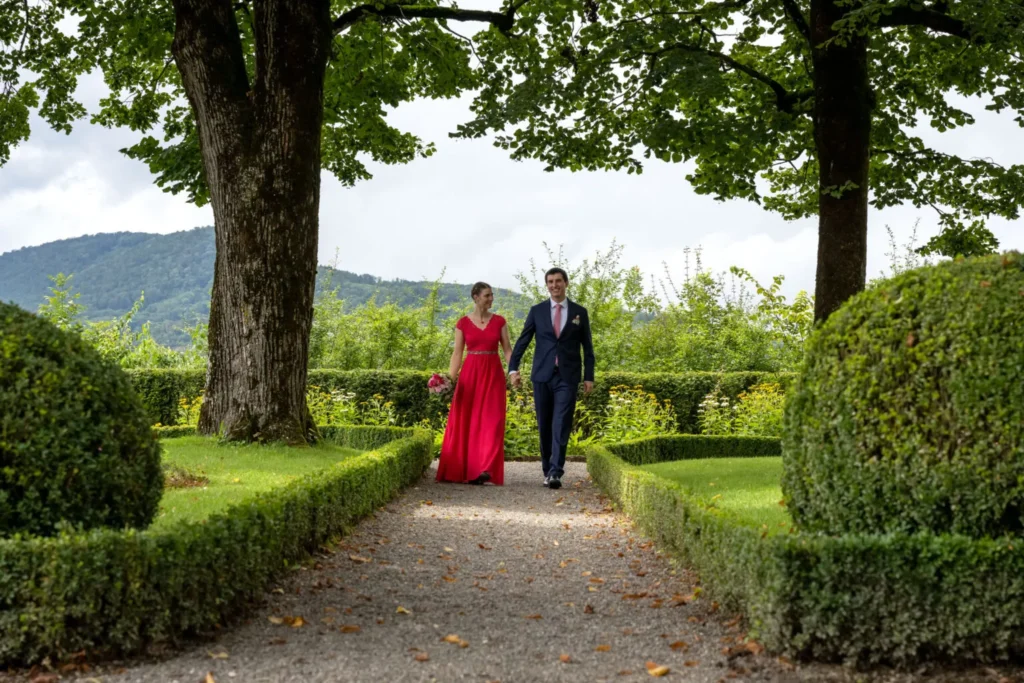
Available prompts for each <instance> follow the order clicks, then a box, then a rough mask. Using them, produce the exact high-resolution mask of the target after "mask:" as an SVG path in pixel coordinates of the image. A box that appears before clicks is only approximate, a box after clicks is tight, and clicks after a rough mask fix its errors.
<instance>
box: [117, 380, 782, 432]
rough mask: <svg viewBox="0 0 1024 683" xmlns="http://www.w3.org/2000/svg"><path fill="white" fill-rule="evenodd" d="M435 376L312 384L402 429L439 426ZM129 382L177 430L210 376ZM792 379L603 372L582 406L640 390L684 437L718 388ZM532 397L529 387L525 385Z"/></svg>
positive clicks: (155, 415) (441, 405) (442, 405)
mask: <svg viewBox="0 0 1024 683" xmlns="http://www.w3.org/2000/svg"><path fill="white" fill-rule="evenodd" d="M430 375H431V373H429V372H420V371H418V370H381V371H376V370H310V371H309V380H308V381H309V384H310V385H311V386H318V387H320V388H321V389H322V390H324V391H328V392H329V391H336V390H337V391H345V392H351V393H354V394H355V395H356V400H357V401H365V400H368V399H370V398H372V397H373V396H374V395H375V394H380V395H382V396H384V397H385V398H386V399H388V400H390V401H392V402H393V403H394V407H395V411H396V413H397V414H398V420H399V422H400V423H401V424H403V425H409V426H411V425H416V424H419V423H420V422H421V421H422V420H424V419H427V420H431V421H434V420H436V419H437V418H438V416H439V415H440V414H443V413H444V412H445V409H446V405H447V403H446V400H445V399H444V398H441V397H438V396H436V395H433V394H429V393H428V392H427V388H426V387H427V380H428V379H430ZM129 376H130V377H131V378H132V381H133V382H134V383H135V388H136V390H137V391H138V392H139V394H140V395H141V396H142V400H143V403H144V404H145V405H146V407H147V409H148V410H149V414H150V417H151V418H152V420H153V422H154V423H160V424H163V425H173V424H176V423H177V421H178V404H179V401H180V400H181V399H182V398H186V399H188V400H189V401H192V400H194V399H195V398H196V397H197V396H199V393H200V392H201V391H202V390H203V384H204V382H205V377H206V374H205V371H202V370H133V371H130V372H129ZM794 378H795V375H793V374H792V373H779V374H773V373H764V372H726V373H717V372H688V373H679V374H669V373H650V374H640V373H627V372H599V373H598V376H597V379H598V382H597V385H596V386H595V387H594V391H593V393H591V394H590V395H589V396H586V397H583V396H581V397H580V402H581V403H583V404H584V405H586V406H587V408H590V409H591V410H597V411H600V410H603V409H604V407H605V406H606V405H608V390H609V389H611V388H612V387H615V386H620V385H626V386H636V385H641V386H643V387H644V389H646V390H647V391H650V392H652V393H654V394H655V395H656V396H657V397H658V398H659V399H662V400H665V399H668V400H669V401H671V402H672V405H673V407H674V408H675V411H676V416H677V419H678V424H679V431H680V432H682V433H691V434H692V433H697V432H699V431H700V429H699V423H698V421H697V406H699V405H700V402H701V401H702V400H704V397H705V396H706V395H707V394H708V393H710V392H711V391H712V390H713V389H714V388H715V386H717V385H718V384H719V383H721V386H722V391H723V392H724V393H725V394H726V395H728V396H729V397H730V398H733V399H735V398H736V396H738V395H739V394H740V393H741V392H743V391H745V390H746V389H748V388H749V387H751V386H753V385H754V384H758V383H761V382H776V383H778V384H780V385H782V387H783V388H784V389H785V388H787V387H789V385H790V384H792V382H793V380H794ZM524 390H525V391H527V392H529V391H530V386H529V381H526V382H524Z"/></svg>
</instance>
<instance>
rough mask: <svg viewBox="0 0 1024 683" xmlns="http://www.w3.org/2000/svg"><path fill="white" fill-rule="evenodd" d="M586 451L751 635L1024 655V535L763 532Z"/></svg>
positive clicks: (827, 644) (855, 651)
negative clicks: (996, 537) (737, 615)
mask: <svg viewBox="0 0 1024 683" xmlns="http://www.w3.org/2000/svg"><path fill="white" fill-rule="evenodd" d="M630 448H631V446H630V445H629V444H625V445H621V446H618V445H617V446H613V447H612V448H611V449H608V448H603V447H595V448H592V449H591V450H590V452H589V453H588V458H587V468H588V470H589V472H590V474H591V476H592V477H593V478H594V480H595V482H597V484H598V485H599V486H600V487H601V488H602V489H603V490H604V491H605V492H606V493H607V494H608V495H609V496H610V497H611V498H612V499H614V500H615V501H616V502H617V503H618V504H619V505H620V506H621V507H622V509H623V511H624V512H625V513H626V514H627V515H629V516H630V517H631V518H632V519H633V520H634V521H635V522H636V523H637V524H638V525H639V526H640V528H641V529H643V531H644V532H645V533H646V534H648V535H649V536H651V537H652V538H654V539H655V540H657V541H658V543H660V544H661V545H663V546H664V547H665V548H666V549H667V550H669V551H671V552H672V553H674V554H676V555H677V556H679V557H681V558H682V559H683V560H685V561H686V562H688V563H689V564H690V565H692V566H693V567H694V568H695V569H696V570H697V571H698V572H699V573H700V575H701V577H702V582H703V583H704V584H705V585H706V587H707V588H708V589H709V592H710V594H711V595H713V596H714V597H715V598H716V599H717V600H719V601H721V602H722V603H723V604H725V605H727V606H729V607H731V608H735V609H739V610H741V611H742V612H743V613H744V614H745V616H746V618H747V620H748V622H749V624H750V627H751V631H750V633H751V636H752V637H755V638H757V639H758V640H760V641H761V642H762V643H764V644H765V645H766V646H767V647H768V648H769V649H771V650H773V651H776V652H780V653H785V654H788V655H791V656H796V657H802V658H813V659H819V660H826V661H834V660H843V661H847V662H856V663H877V662H891V663H899V664H909V663H912V662H915V661H922V660H934V659H942V660H953V661H993V660H1004V659H1008V658H1015V657H1019V656H1021V655H1024V609H1022V608H1021V607H1022V605H1024V544H1021V543H1019V541H1017V540H1015V539H1001V540H974V539H970V538H967V537H964V536H953V535H945V536H936V535H932V534H916V535H901V534H888V535H874V536H871V535H848V536H839V537H836V536H826V535H823V534H788V535H787V534H780V535H771V536H767V535H764V532H763V531H762V530H761V529H759V528H756V527H754V526H752V525H748V524H745V523H743V522H742V521H740V520H739V519H737V518H736V517H734V516H731V515H730V514H729V513H728V512H723V511H721V510H718V509H715V508H711V509H708V508H705V507H704V506H702V505H701V504H700V503H699V502H697V501H696V500H695V499H694V498H692V497H690V496H689V495H687V493H686V490H685V489H684V487H682V486H681V485H680V484H678V483H675V482H672V481H669V480H667V479H664V478H662V477H659V476H657V475H655V474H653V473H651V472H648V471H646V470H643V469H640V468H639V467H635V466H632V465H630V464H628V463H627V462H625V461H624V460H623V459H622V458H620V457H618V456H617V455H616V454H615V453H613V452H612V451H613V450H614V451H617V450H619V449H621V450H623V451H624V452H628V451H629V450H630Z"/></svg>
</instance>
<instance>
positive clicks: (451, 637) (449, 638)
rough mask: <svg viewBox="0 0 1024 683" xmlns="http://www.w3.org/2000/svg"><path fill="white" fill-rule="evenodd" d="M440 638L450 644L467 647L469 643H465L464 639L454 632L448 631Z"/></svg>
mask: <svg viewBox="0 0 1024 683" xmlns="http://www.w3.org/2000/svg"><path fill="white" fill-rule="evenodd" d="M441 640H442V641H444V642H446V643H451V644H452V645H458V646H459V647H469V643H467V642H466V641H465V640H463V639H462V638H460V637H458V636H457V635H455V634H454V633H449V634H448V635H446V636H445V637H444V638H442V639H441Z"/></svg>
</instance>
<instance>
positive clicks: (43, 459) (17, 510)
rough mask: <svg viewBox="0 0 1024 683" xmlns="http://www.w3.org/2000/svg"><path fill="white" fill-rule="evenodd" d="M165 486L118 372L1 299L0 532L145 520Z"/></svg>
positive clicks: (147, 431) (135, 401)
mask: <svg viewBox="0 0 1024 683" xmlns="http://www.w3.org/2000/svg"><path fill="white" fill-rule="evenodd" d="M162 490H163V473H162V471H161V468H160V446H159V442H158V441H157V440H156V438H155V437H154V436H153V432H152V429H151V427H150V424H149V420H148V419H147V416H146V413H145V410H144V409H143V407H142V403H141V402H140V401H139V398H138V396H137V395H136V394H135V392H134V390H133V389H132V386H131V384H130V383H129V381H128V378H127V376H126V375H125V374H124V372H122V371H121V369H120V368H119V367H117V366H115V365H113V364H111V363H109V362H107V361H104V360H103V359H102V358H101V357H100V356H99V354H98V353H97V352H96V351H95V350H94V349H92V348H91V347H89V346H88V345H87V344H86V343H85V342H83V341H82V339H81V337H80V336H79V335H77V334H74V333H71V332H65V331H62V330H59V329H57V327H55V326H54V325H52V324H50V323H49V322H47V321H45V320H43V319H41V318H39V317H37V316H34V315H32V314H31V313H28V312H26V311H24V310H22V309H20V308H18V307H17V306H13V305H10V304H4V303H0V536H9V535H11V534H13V533H17V532H26V533H30V534H38V535H49V534H53V533H54V532H55V531H56V530H57V529H58V527H59V526H61V523H62V522H67V523H69V524H70V525H73V526H76V527H81V528H91V527H97V526H109V527H119V528H120V527H125V526H129V527H137V528H141V527H145V526H147V525H148V524H149V523H150V522H151V521H152V520H153V517H154V515H155V514H156V511H157V506H158V504H159V502H160V495H161V492H162Z"/></svg>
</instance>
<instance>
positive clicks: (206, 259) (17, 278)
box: [0, 227, 507, 346]
mask: <svg viewBox="0 0 1024 683" xmlns="http://www.w3.org/2000/svg"><path fill="white" fill-rule="evenodd" d="M213 260H214V237H213V228H212V227H205V228H195V229H193V230H186V231H183V232H174V233H170V234H168V235H154V234H150V233H139V232H117V233H106V234H100V235H87V236H85V237H75V238H72V239H66V240H60V241H58V242H50V243H48V244H43V245H41V246H38V247H24V248H22V249H18V250H16V251H9V252H7V253H4V254H0V301H13V302H14V303H16V304H18V305H19V306H21V307H23V308H25V309H28V310H30V311H35V310H36V309H38V308H39V305H40V304H41V303H42V302H43V298H44V297H45V296H46V295H47V294H48V293H49V289H50V286H51V285H52V283H51V282H50V280H49V276H50V275H56V274H57V273H65V274H71V273H73V274H74V277H73V278H72V280H71V284H72V287H73V289H74V291H76V292H81V295H82V296H81V299H79V302H80V303H81V304H82V305H83V306H84V307H85V317H86V318H87V319H88V320H107V319H110V318H115V317H118V316H121V315H123V314H124V313H125V312H127V311H128V309H130V308H131V306H132V304H133V303H134V302H135V301H136V299H138V298H139V294H140V293H141V292H145V297H146V300H145V303H144V304H143V306H142V310H141V311H140V313H139V316H138V320H137V322H138V323H139V324H141V323H143V322H145V321H147V320H148V321H149V322H150V323H151V329H152V332H153V336H154V337H155V338H156V339H157V341H159V342H160V343H163V344H168V345H171V346H181V345H183V344H185V343H187V342H188V337H187V336H186V335H185V333H184V332H183V331H182V327H184V326H185V325H192V324H194V323H195V322H196V321H198V320H202V321H205V320H206V319H207V317H208V316H209V313H210V290H211V288H212V287H213ZM318 271H319V272H318V277H317V289H318V291H319V289H320V287H321V285H322V283H323V282H324V281H325V280H326V279H327V277H328V276H330V282H331V286H332V287H337V288H339V291H340V296H341V298H343V299H345V301H346V303H347V304H349V305H352V306H355V305H359V304H362V303H365V302H366V301H368V300H369V299H370V297H372V296H373V295H374V294H376V295H377V299H378V301H382V302H383V301H392V302H394V303H397V304H399V305H402V306H408V305H413V304H416V303H418V302H419V301H420V300H421V299H422V298H423V297H424V296H425V295H426V294H427V293H428V292H429V291H430V288H431V286H432V283H430V282H423V281H418V282H417V281H411V280H382V279H380V278H378V277H375V276H373V275H366V274H362V275H359V274H356V273H350V272H347V271H343V270H334V269H332V268H328V267H326V266H320V268H319V269H318ZM467 290H468V287H467V286H466V285H459V284H444V285H442V286H441V291H440V295H441V300H442V303H446V304H447V303H451V302H454V301H460V300H461V301H465V299H466V297H467ZM503 293H505V292H503ZM505 294H507V293H505Z"/></svg>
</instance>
